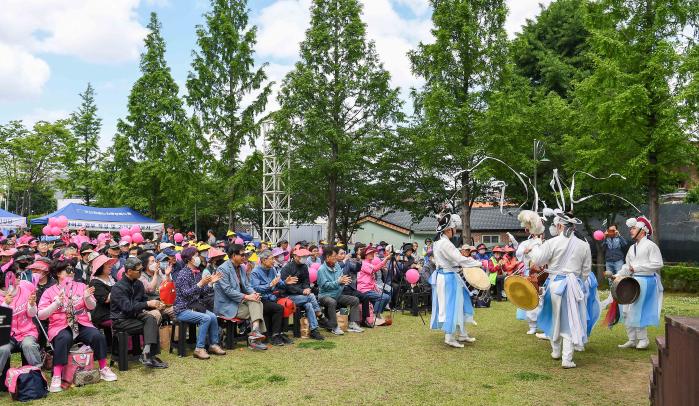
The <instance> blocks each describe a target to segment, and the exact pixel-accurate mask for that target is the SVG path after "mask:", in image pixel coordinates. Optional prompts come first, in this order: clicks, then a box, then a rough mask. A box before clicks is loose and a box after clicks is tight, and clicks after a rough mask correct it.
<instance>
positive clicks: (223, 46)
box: [186, 0, 272, 227]
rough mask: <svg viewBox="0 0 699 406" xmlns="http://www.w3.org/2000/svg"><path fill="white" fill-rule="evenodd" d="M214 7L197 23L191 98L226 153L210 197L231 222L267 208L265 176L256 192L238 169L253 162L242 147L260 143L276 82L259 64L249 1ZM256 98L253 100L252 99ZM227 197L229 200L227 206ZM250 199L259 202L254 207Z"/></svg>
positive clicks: (205, 130) (221, 0)
mask: <svg viewBox="0 0 699 406" xmlns="http://www.w3.org/2000/svg"><path fill="white" fill-rule="evenodd" d="M211 6H212V8H211V10H210V11H209V12H207V13H206V14H205V15H204V18H205V20H206V25H205V26H201V25H199V26H197V28H196V32H197V45H198V47H199V49H198V50H197V51H194V52H193V53H192V55H193V58H194V60H193V62H192V70H191V71H190V73H189V75H188V78H187V90H188V95H187V96H186V99H187V102H188V103H189V105H190V106H191V107H192V108H193V109H194V112H195V115H196V116H197V117H198V118H199V119H200V123H201V132H202V134H208V135H209V137H210V138H211V140H212V141H213V143H214V145H215V146H216V147H217V148H218V147H219V146H220V150H221V153H220V157H218V156H209V159H210V160H211V161H214V162H211V163H210V165H211V166H210V170H211V175H213V178H214V179H215V180H216V182H212V183H214V184H212V186H213V187H212V188H210V189H208V190H207V192H206V193H207V194H209V195H210V196H211V197H212V199H211V200H208V201H210V202H211V203H215V205H212V206H211V207H209V208H208V209H209V210H208V211H209V212H210V213H211V214H212V215H213V214H214V213H217V214H218V215H219V216H220V215H228V214H230V217H229V218H228V227H231V224H232V223H233V222H234V216H238V217H239V218H241V219H247V220H249V219H250V210H253V211H257V212H260V210H261V209H262V207H261V204H262V200H261V198H259V199H258V198H256V197H255V196H253V195H254V194H255V193H256V192H259V194H261V189H262V186H261V184H262V183H261V179H260V182H259V188H258V189H255V190H254V191H253V195H250V193H249V192H248V190H247V189H244V188H240V187H236V185H239V184H240V183H241V182H240V177H239V176H237V172H238V171H240V170H243V171H244V170H246V169H249V168H245V165H246V164H247V163H243V164H242V165H243V167H242V168H241V167H240V166H241V163H240V162H239V154H240V149H241V147H242V146H243V145H245V144H251V145H252V144H254V141H255V137H256V136H257V135H258V134H259V126H258V123H257V121H256V117H257V116H258V115H259V114H261V113H262V112H263V111H264V109H265V106H266V104H267V99H268V97H269V94H270V93H271V86H272V83H268V84H266V85H265V84H264V82H265V81H266V79H267V75H266V74H265V72H264V69H263V68H264V67H265V66H266V65H267V64H263V66H262V67H259V68H255V61H254V59H253V57H254V47H255V44H256V42H257V39H256V34H257V29H256V27H254V26H253V27H249V26H248V10H247V2H246V1H233V0H212V1H211ZM250 98H252V101H248V99H250ZM244 99H245V100H244ZM217 155H218V154H217ZM257 158H258V157H256V158H255V159H257ZM260 162H261V160H260ZM261 170H262V169H261V164H260V167H259V171H260V173H261ZM243 176H245V177H248V176H249V173H248V174H246V175H243ZM236 178H237V179H238V180H236ZM222 180H223V182H222ZM222 183H223V184H222ZM250 186H254V187H257V186H255V185H250ZM222 202H226V204H225V205H224V206H222V205H221V203H222ZM248 204H255V205H258V204H259V206H255V207H254V208H249V207H248ZM221 209H224V210H221ZM205 210H206V209H205ZM241 211H244V212H245V213H243V212H241ZM253 217H254V216H253ZM212 219H213V220H218V219H217V218H212ZM261 222H262V220H261V218H260V220H259V222H258V221H257V219H255V221H254V224H255V225H256V226H257V227H261V225H260V224H261Z"/></svg>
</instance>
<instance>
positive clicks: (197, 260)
mask: <svg viewBox="0 0 699 406" xmlns="http://www.w3.org/2000/svg"><path fill="white" fill-rule="evenodd" d="M192 262H194V266H196V267H197V268H198V267H199V265H201V258H199V257H194V259H192Z"/></svg>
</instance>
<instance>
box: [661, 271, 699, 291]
mask: <svg viewBox="0 0 699 406" xmlns="http://www.w3.org/2000/svg"><path fill="white" fill-rule="evenodd" d="M660 275H661V277H662V281H663V287H664V288H665V290H667V291H673V292H687V293H699V267H692V266H687V265H672V266H666V267H663V270H662V272H661V273H660Z"/></svg>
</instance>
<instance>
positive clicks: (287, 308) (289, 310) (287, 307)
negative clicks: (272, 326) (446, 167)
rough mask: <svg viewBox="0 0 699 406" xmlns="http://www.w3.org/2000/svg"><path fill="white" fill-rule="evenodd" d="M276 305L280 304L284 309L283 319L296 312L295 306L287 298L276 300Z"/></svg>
mask: <svg viewBox="0 0 699 406" xmlns="http://www.w3.org/2000/svg"><path fill="white" fill-rule="evenodd" d="M277 304H280V305H281V306H282V307H283V308H284V315H283V317H285V318H286V317H291V315H292V314H294V312H295V311H296V304H295V303H294V302H293V301H292V300H291V299H289V298H288V297H282V298H279V299H277Z"/></svg>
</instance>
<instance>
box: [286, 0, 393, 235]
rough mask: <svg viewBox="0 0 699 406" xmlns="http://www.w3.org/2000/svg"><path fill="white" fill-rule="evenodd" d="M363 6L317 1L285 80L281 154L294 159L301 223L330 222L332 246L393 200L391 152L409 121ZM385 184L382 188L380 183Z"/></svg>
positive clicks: (293, 188)
mask: <svg viewBox="0 0 699 406" xmlns="http://www.w3.org/2000/svg"><path fill="white" fill-rule="evenodd" d="M360 14H361V5H360V4H359V2H358V1H357V0H331V1H325V0H315V1H314V2H313V5H312V6H311V26H310V28H309V29H308V30H307V31H306V38H305V40H304V41H303V42H302V43H301V58H300V60H299V61H298V62H297V63H296V65H295V67H294V69H293V70H292V71H291V72H289V74H288V75H287V76H286V77H285V79H284V82H283V86H282V89H281V91H280V93H279V96H278V100H279V104H280V105H281V109H280V111H278V112H277V113H276V114H275V116H274V117H275V122H276V129H275V130H276V131H277V132H278V134H279V137H277V140H275V142H276V143H277V145H276V147H277V149H278V151H279V152H280V153H286V152H287V151H288V152H289V153H290V157H291V160H292V162H291V168H292V169H291V172H290V173H288V174H287V175H288V179H289V181H288V183H287V186H288V187H289V189H290V192H291V194H292V210H293V217H294V219H296V220H299V221H312V220H315V218H317V217H318V216H321V215H326V216H327V217H328V235H327V239H328V240H333V239H334V238H335V236H336V235H337V236H339V237H340V238H341V239H342V240H343V241H347V240H348V239H349V237H350V236H351V234H352V231H353V230H354V227H355V226H354V222H355V221H356V220H357V219H359V217H360V216H361V215H362V214H364V213H366V212H367V211H368V210H371V209H372V208H376V207H381V206H384V207H385V202H386V200H387V199H389V198H391V196H392V194H391V179H390V178H389V177H388V176H385V174H387V173H388V171H389V169H388V168H387V166H390V161H389V159H388V153H389V151H391V150H393V149H397V147H398V145H397V143H396V140H395V138H396V137H395V132H394V130H393V128H392V126H393V125H394V123H396V122H398V121H400V120H401V118H402V114H401V112H400V107H401V102H400V100H399V98H398V89H394V88H391V87H390V84H389V79H390V75H389V73H388V72H387V71H386V70H385V69H384V68H383V66H382V64H381V62H380V61H379V58H378V55H377V53H376V50H375V47H374V43H373V42H371V41H368V40H367V39H366V25H365V24H364V23H363V22H362V20H361V18H360ZM377 179H380V181H377Z"/></svg>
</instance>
